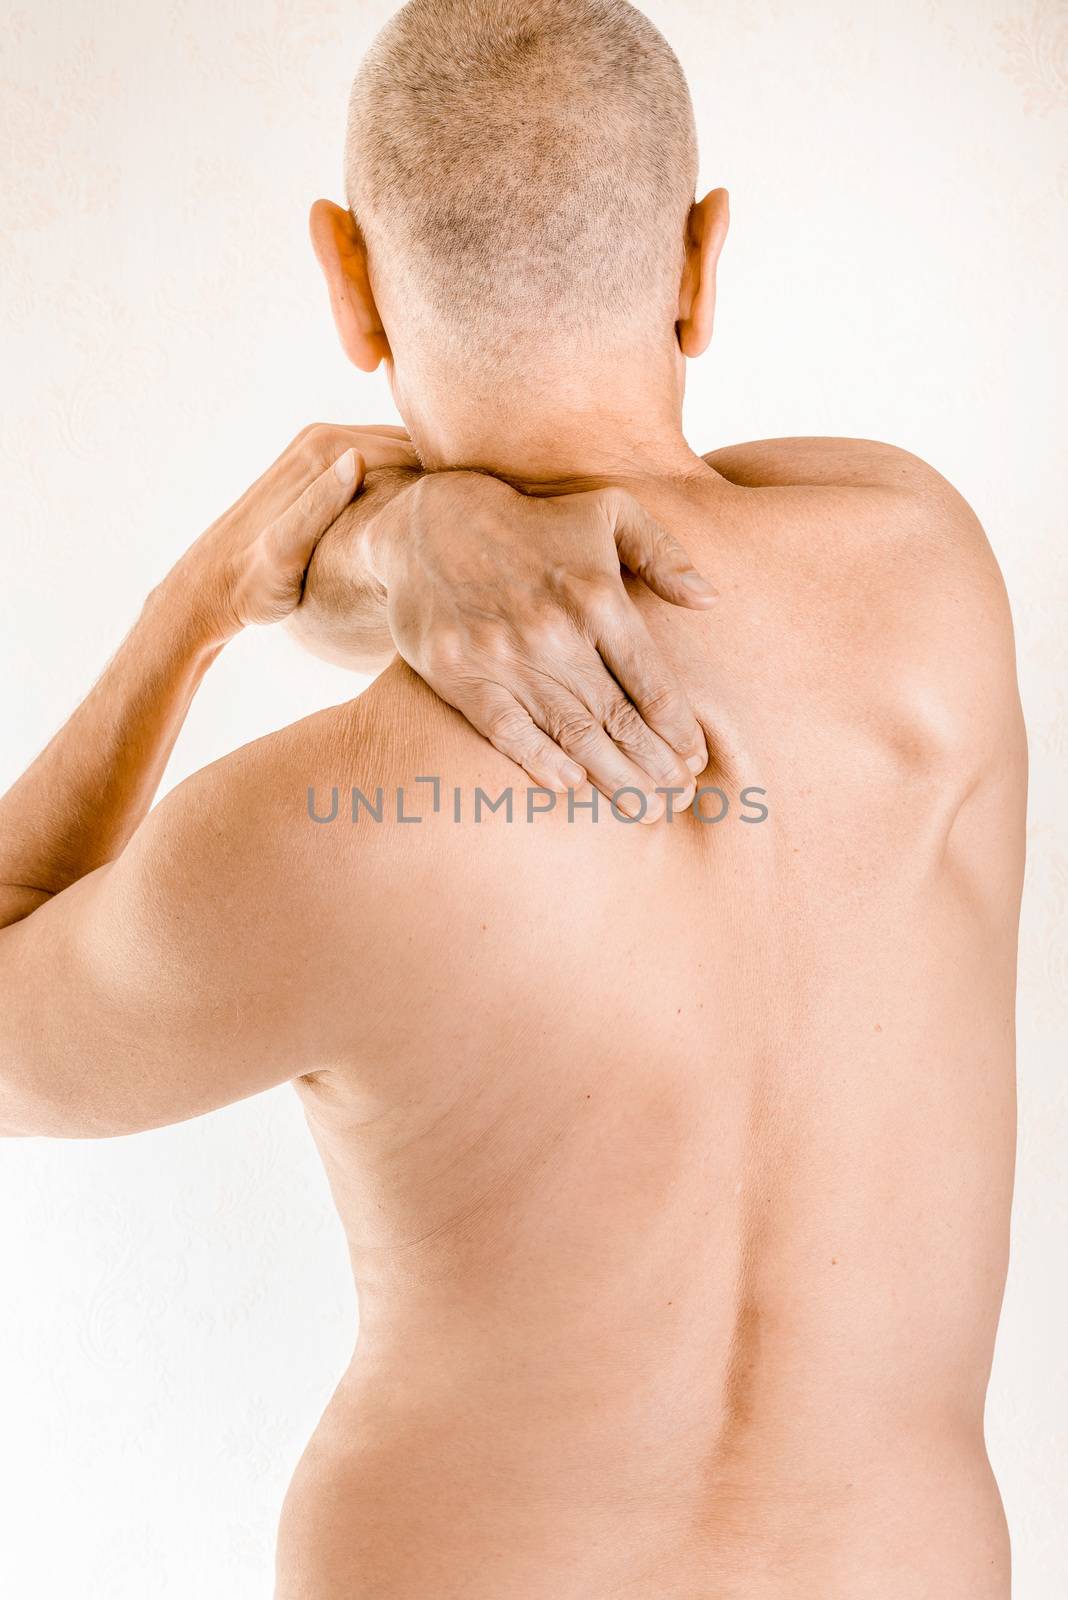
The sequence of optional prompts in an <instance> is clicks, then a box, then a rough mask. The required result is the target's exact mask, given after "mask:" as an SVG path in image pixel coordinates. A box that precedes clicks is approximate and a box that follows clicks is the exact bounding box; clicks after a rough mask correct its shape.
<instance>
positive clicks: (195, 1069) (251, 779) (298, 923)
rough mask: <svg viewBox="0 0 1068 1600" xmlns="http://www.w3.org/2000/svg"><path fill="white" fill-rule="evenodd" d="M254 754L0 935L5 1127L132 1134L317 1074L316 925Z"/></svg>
mask: <svg viewBox="0 0 1068 1600" xmlns="http://www.w3.org/2000/svg"><path fill="white" fill-rule="evenodd" d="M269 743H270V741H261V744H269ZM249 749H250V750H253V751H254V750H255V749H256V747H255V746H252V747H249ZM245 756H246V752H238V755H237V756H235V757H231V758H229V759H228V761H226V762H220V763H217V764H216V766H215V767H213V768H209V769H207V770H206V771H205V772H203V773H199V774H197V775H196V777H195V778H193V779H190V780H189V782H188V783H186V784H183V785H181V786H180V788H178V789H176V790H175V791H174V793H173V794H171V795H169V796H168V797H167V799H165V800H164V801H163V802H162V803H161V804H160V805H159V806H158V807H157V808H156V809H155V810H154V811H153V812H152V813H150V815H149V817H148V818H146V820H145V822H144V823H143V824H142V826H141V828H140V829H138V832H137V833H136V834H135V836H134V838H133V839H132V840H131V842H130V844H129V845H128V846H127V848H126V850H125V851H124V852H123V854H122V855H121V856H120V857H119V858H118V860H116V861H115V862H113V863H111V864H109V865H108V866H105V867H101V868H99V869H98V870H97V871H95V872H92V873H90V874H88V876H86V877H85V878H83V879H81V880H80V881H79V882H78V883H76V884H74V885H73V886H72V887H71V888H69V889H66V890H64V891H63V892H62V893H61V894H59V895H57V896H55V898H54V899H52V900H51V901H49V902H48V903H47V904H46V905H44V906H42V907H41V908H40V909H39V910H36V911H34V912H32V913H31V914H30V915H29V916H28V917H26V918H25V919H24V920H23V921H21V922H18V923H15V924H13V925H12V926H10V927H8V928H5V929H3V930H0V1017H2V1021H0V1126H2V1131H5V1132H8V1133H26V1134H51V1135H54V1136H59V1137H62V1136H68V1137H79V1136H91V1135H109V1134H121V1133H132V1132H136V1131H138V1130H139V1129H143V1128H150V1127H157V1126H160V1125H162V1124H166V1123H171V1122H178V1121H182V1120H184V1119H186V1118H188V1117H193V1116H197V1115H199V1114H200V1113H202V1112H205V1111H210V1110H212V1109H214V1108H216V1107H218V1106H222V1105H226V1104H228V1103H230V1102H231V1101H234V1100H238V1099H242V1098H244V1097H245V1096H247V1095H250V1094H254V1093H256V1092H257V1091H259V1090H262V1089H265V1088H269V1087H271V1086H272V1085H274V1084H277V1083H281V1082H283V1081H285V1080H286V1079H288V1078H291V1077H293V1076H296V1075H297V1074H298V1073H300V1072H301V1071H304V1070H307V1069H308V1068H309V1067H310V1066H313V1065H315V1064H316V1063H315V1062H314V1061H312V1060H308V1059H306V1057H307V1055H308V1053H309V1051H312V1050H313V1049H314V1041H315V1030H314V1016H315V1005H316V983H317V973H318V970H319V964H318V962H317V959H316V958H317V951H316V948H315V928H314V921H315V919H314V917H313V916H312V915H311V912H310V909H309V906H308V897H307V895H306V893H304V892H303V880H302V874H301V873H300V870H299V862H297V861H295V859H294V846H293V842H292V837H291V832H290V831H287V830H280V829H279V827H278V826H277V825H276V819H277V817H278V814H279V811H280V810H284V809H285V808H284V807H280V806H279V796H278V795H277V794H271V793H269V792H265V791H264V785H265V784H266V786H267V788H268V789H269V788H270V782H269V779H270V772H269V770H267V771H265V770H264V768H263V764H262V762H256V761H252V762H251V763H250V762H249V761H248V760H247V759H245V760H243V759H242V758H243V757H245ZM297 798H298V799H299V797H297Z"/></svg>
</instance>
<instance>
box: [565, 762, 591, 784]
mask: <svg viewBox="0 0 1068 1600" xmlns="http://www.w3.org/2000/svg"><path fill="white" fill-rule="evenodd" d="M560 776H561V777H562V778H563V780H564V783H565V784H566V785H567V787H568V788H569V789H580V788H581V787H582V785H583V784H584V783H585V782H586V774H585V772H584V771H583V769H582V768H581V767H578V766H576V765H575V763H574V762H573V761H568V762H566V763H565V764H564V766H562V767H561V768H560Z"/></svg>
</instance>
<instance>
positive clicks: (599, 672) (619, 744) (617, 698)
mask: <svg viewBox="0 0 1068 1600" xmlns="http://www.w3.org/2000/svg"><path fill="white" fill-rule="evenodd" d="M567 686H568V688H570V689H571V690H572V691H573V693H575V695H576V696H577V697H578V698H579V699H580V700H581V701H582V703H583V705H585V706H586V707H588V709H589V710H590V712H591V713H592V714H593V716H594V718H595V719H596V721H597V722H599V723H600V725H601V727H602V728H603V729H604V731H605V733H606V734H607V735H608V737H609V739H611V741H612V743H613V744H614V745H615V746H616V748H617V749H618V750H620V751H621V752H622V753H623V755H624V756H626V757H627V759H628V760H629V761H630V762H631V763H632V764H633V765H634V766H635V767H637V768H638V769H639V770H640V771H641V772H642V773H643V774H644V776H645V779H646V782H647V783H648V784H649V786H650V788H651V789H656V788H663V789H679V790H682V791H683V792H684V793H686V792H687V791H692V789H693V786H694V784H693V774H694V772H695V771H697V772H699V771H700V770H701V767H703V766H704V764H705V763H704V762H702V763H701V767H694V768H692V769H691V768H690V767H689V766H688V765H687V763H686V761H685V759H684V758H683V757H682V756H681V755H680V753H679V752H678V751H676V750H674V749H673V748H672V746H671V745H670V744H669V743H668V742H667V740H665V739H662V738H661V737H660V735H659V734H658V733H654V732H653V730H652V728H651V727H649V725H648V723H647V722H646V721H645V720H644V719H643V717H642V714H641V712H640V711H639V710H638V707H637V706H636V705H635V704H634V702H633V701H632V700H630V699H628V697H627V695H626V694H624V692H623V690H622V688H621V687H620V685H619V683H618V681H617V680H616V678H615V677H613V675H612V672H611V670H610V669H609V668H608V666H607V664H606V663H605V662H604V659H603V657H601V658H599V657H596V656H595V657H594V658H593V665H592V667H590V668H589V669H588V670H587V669H585V668H584V669H583V671H582V673H581V674H580V675H579V676H578V677H577V680H576V681H571V682H569V683H568V685H567ZM696 759H697V756H696V753H694V760H696ZM684 803H688V801H685V802H684Z"/></svg>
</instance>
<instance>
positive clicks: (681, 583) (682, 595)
mask: <svg viewBox="0 0 1068 1600" xmlns="http://www.w3.org/2000/svg"><path fill="white" fill-rule="evenodd" d="M606 509H607V510H608V513H609V515H610V516H611V517H612V520H613V531H614V534H615V541H616V549H617V550H618V552H619V559H620V561H621V562H622V563H623V565H624V566H625V567H626V568H628V570H629V571H631V572H633V574H634V576H635V577H636V578H641V580H642V582H643V583H644V584H646V585H647V587H648V588H650V589H651V590H652V591H653V593H654V594H658V595H659V596H660V598H661V600H668V601H670V602H671V604H672V605H676V606H689V607H690V608H691V609H693V610H703V609H705V607H707V606H711V605H714V604H715V602H716V600H717V599H718V598H719V595H718V592H717V591H716V590H715V589H714V588H713V587H712V585H711V584H710V583H709V581H708V579H707V578H706V577H705V576H704V575H703V574H702V573H700V572H698V570H697V568H696V567H695V566H694V564H693V562H692V561H691V560H690V558H689V556H688V555H687V554H686V551H685V550H684V549H683V547H682V545H681V544H680V543H679V541H678V540H677V539H676V538H675V536H674V535H673V534H670V533H668V531H667V529H666V528H663V527H661V525H660V523H659V522H657V521H656V520H655V519H654V518H653V517H651V516H650V515H649V513H648V512H647V511H646V510H645V507H644V506H641V505H639V503H638V501H637V500H635V498H634V496H633V495H629V494H625V493H624V492H623V491H621V490H612V491H611V492H610V495H609V497H608V505H607V508H606Z"/></svg>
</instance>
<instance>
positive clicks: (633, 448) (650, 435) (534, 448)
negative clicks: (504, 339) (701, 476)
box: [398, 374, 703, 493]
mask: <svg viewBox="0 0 1068 1600" xmlns="http://www.w3.org/2000/svg"><path fill="white" fill-rule="evenodd" d="M632 397H633V398H632ZM398 401H399V403H400V404H401V409H402V413H403V414H404V415H405V416H406V418H407V420H408V424H409V427H410V430H411V434H412V439H413V441H414V443H415V445H416V448H417V449H418V451H419V455H420V458H421V460H422V462H423V465H424V466H425V467H426V469H427V470H428V471H431V472H441V471H448V470H452V471H456V470H460V469H464V470H469V471H479V472H491V473H493V474H494V475H495V476H496V477H499V478H504V479H505V480H507V481H508V482H510V483H512V484H514V485H515V486H516V487H518V488H523V489H526V490H528V491H530V492H531V493H553V492H559V491H561V490H566V489H574V488H581V487H584V486H587V485H590V486H592V485H593V484H596V483H602V482H605V481H608V482H611V481H618V480H625V479H634V478H649V477H690V476H692V475H693V474H694V473H697V472H700V471H701V470H702V466H703V463H702V462H701V458H700V457H699V456H697V455H695V454H694V452H693V451H692V450H691V449H690V447H689V445H688V444H687V443H686V440H685V439H684V437H683V434H682V427H681V415H680V412H681V403H680V402H681V396H680V395H679V394H678V393H671V392H670V391H668V392H664V390H663V388H661V392H660V393H659V395H658V394H657V393H656V392H655V390H654V388H653V386H652V385H648V384H645V385H637V384H629V383H628V382H627V379H626V377H625V376H624V375H622V374H621V375H619V379H618V381H617V382H615V383H613V382H612V380H611V378H610V377H606V378H605V379H604V380H603V382H602V383H600V384H597V385H589V384H584V385H582V386H581V387H580V386H579V385H577V384H576V383H575V382H574V381H573V380H572V381H569V382H561V383H560V384H559V385H557V386H555V387H554V388H553V390H552V398H551V400H549V401H548V402H547V401H546V398H545V395H544V393H538V394H536V395H532V394H531V393H529V392H524V391H522V390H520V389H518V388H508V387H506V386H504V385H502V386H500V387H499V388H493V389H491V388H489V387H487V388H486V390H485V392H482V393H479V392H477V391H476V390H475V389H474V386H473V385H471V384H470V383H469V384H467V385H465V387H464V391H463V396H462V403H458V401H457V397H456V395H455V392H453V393H451V394H449V396H448V397H447V398H446V397H445V396H443V395H442V393H441V392H440V391H439V392H438V393H437V394H434V393H433V392H430V391H427V390H425V389H424V390H421V392H420V395H419V399H418V401H417V402H416V403H415V404H412V403H410V402H409V403H407V404H406V403H405V402H404V399H403V398H402V397H401V395H399V394H398Z"/></svg>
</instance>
